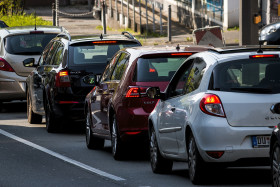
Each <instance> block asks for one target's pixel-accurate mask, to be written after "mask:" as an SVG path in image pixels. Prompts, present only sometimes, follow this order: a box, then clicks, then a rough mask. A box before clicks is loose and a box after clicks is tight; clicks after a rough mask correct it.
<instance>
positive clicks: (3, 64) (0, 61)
mask: <svg viewBox="0 0 280 187" xmlns="http://www.w3.org/2000/svg"><path fill="white" fill-rule="evenodd" d="M0 70H2V71H10V72H15V70H14V69H13V68H12V66H11V65H10V64H9V63H8V62H7V61H6V60H5V59H4V58H0Z"/></svg>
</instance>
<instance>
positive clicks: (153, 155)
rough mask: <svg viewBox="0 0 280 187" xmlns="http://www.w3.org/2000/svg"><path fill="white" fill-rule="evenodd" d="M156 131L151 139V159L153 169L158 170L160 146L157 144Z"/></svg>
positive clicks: (152, 133)
mask: <svg viewBox="0 0 280 187" xmlns="http://www.w3.org/2000/svg"><path fill="white" fill-rule="evenodd" d="M156 141H157V140H156V135H155V131H154V130H152V132H151V137H150V159H151V164H152V167H153V168H156V163H157V162H158V160H157V158H158V146H157V142H156Z"/></svg>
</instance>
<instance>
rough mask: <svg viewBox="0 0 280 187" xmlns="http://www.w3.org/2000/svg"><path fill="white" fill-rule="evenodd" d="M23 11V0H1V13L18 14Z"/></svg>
mask: <svg viewBox="0 0 280 187" xmlns="http://www.w3.org/2000/svg"><path fill="white" fill-rule="evenodd" d="M22 13H23V0H1V1H0V14H1V15H17V14H22Z"/></svg>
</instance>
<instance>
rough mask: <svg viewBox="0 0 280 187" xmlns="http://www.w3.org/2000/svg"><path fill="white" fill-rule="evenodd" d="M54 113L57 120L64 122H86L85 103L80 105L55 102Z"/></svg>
mask: <svg viewBox="0 0 280 187" xmlns="http://www.w3.org/2000/svg"><path fill="white" fill-rule="evenodd" d="M53 111H54V113H55V115H56V117H57V118H61V119H62V120H68V119H72V120H85V114H84V102H79V103H73V104H72V103H60V101H55V104H54V107H53Z"/></svg>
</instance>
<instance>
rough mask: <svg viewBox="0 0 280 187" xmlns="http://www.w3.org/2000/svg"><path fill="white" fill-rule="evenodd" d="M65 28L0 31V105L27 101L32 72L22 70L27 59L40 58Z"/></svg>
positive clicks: (13, 28)
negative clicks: (13, 101) (15, 101)
mask: <svg viewBox="0 0 280 187" xmlns="http://www.w3.org/2000/svg"><path fill="white" fill-rule="evenodd" d="M61 32H67V30H65V29H64V28H63V27H54V26H37V28H36V27H35V26H25V27H7V28H2V29H0V103H1V102H3V101H11V100H23V99H26V93H25V85H26V83H25V80H26V78H27V76H28V75H29V74H30V72H31V71H32V70H33V68H28V67H24V66H23V61H24V60H25V59H28V58H35V59H36V61H37V60H38V58H39V57H40V54H41V52H42V51H43V49H44V48H45V46H46V45H47V44H48V43H49V41H50V40H51V39H52V38H54V37H55V36H56V35H57V34H59V33H61Z"/></svg>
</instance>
